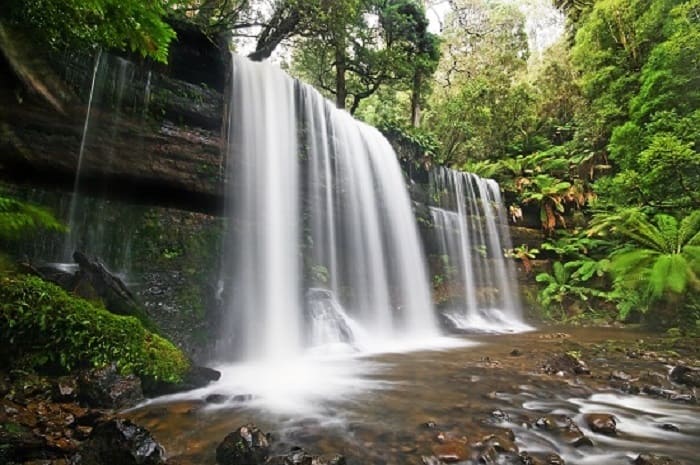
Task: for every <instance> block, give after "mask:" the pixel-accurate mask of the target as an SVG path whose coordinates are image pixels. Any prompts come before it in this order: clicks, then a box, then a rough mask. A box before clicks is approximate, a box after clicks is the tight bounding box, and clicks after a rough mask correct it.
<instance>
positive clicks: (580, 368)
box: [541, 352, 591, 375]
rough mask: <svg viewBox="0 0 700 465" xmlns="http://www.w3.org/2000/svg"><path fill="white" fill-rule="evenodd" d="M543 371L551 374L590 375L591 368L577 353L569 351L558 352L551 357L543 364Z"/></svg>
mask: <svg viewBox="0 0 700 465" xmlns="http://www.w3.org/2000/svg"><path fill="white" fill-rule="evenodd" d="M541 368H542V371H544V372H545V373H547V374H550V375H554V374H556V375H564V374H574V375H590V374H591V370H590V369H589V368H588V366H587V365H586V363H585V362H584V361H583V360H581V359H580V358H579V357H578V356H577V355H575V354H573V353H571V352H567V353H564V354H556V355H554V356H552V357H551V358H549V359H548V360H547V361H546V362H545V363H544V364H543V365H542V367H541Z"/></svg>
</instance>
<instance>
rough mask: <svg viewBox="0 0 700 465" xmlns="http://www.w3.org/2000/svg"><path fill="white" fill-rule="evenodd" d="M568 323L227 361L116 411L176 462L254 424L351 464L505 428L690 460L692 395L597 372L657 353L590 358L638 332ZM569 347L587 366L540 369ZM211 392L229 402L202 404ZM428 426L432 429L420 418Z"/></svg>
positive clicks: (277, 446) (698, 434) (562, 452)
mask: <svg viewBox="0 0 700 465" xmlns="http://www.w3.org/2000/svg"><path fill="white" fill-rule="evenodd" d="M566 331H567V333H566V334H564V333H561V332H557V331H556V330H555V331H544V332H543V331H533V332H529V333H521V334H513V335H492V334H491V335H487V334H482V335H473V336H470V337H469V339H468V340H463V341H464V344H463V345H462V346H461V347H452V348H446V347H444V346H443V347H442V349H441V350H415V351H411V352H395V353H383V354H365V355H363V356H348V355H347V354H345V355H341V354H330V353H328V354H322V355H319V354H315V355H313V356H311V355H309V357H308V359H302V360H300V361H299V362H298V363H295V364H291V363H288V364H281V365H278V366H277V367H275V366H273V365H268V366H264V365H258V366H256V365H254V364H242V365H232V366H230V368H228V369H225V371H224V376H223V377H222V380H221V381H219V382H218V383H215V384H212V385H211V386H209V387H207V388H206V389H203V390H198V391H193V392H190V393H184V394H180V395H175V396H169V397H166V398H160V399H155V400H153V401H151V402H149V403H148V404H146V405H143V406H141V407H139V408H136V409H132V410H130V411H128V412H125V413H124V415H126V416H127V417H129V418H132V419H133V420H135V421H137V422H138V423H140V424H143V425H144V426H146V427H147V428H149V429H150V430H151V431H152V432H153V433H154V435H155V437H156V439H157V440H158V441H160V442H161V443H162V444H163V445H164V446H165V448H166V451H167V452H168V455H169V456H176V457H178V463H182V464H212V465H213V464H214V463H215V457H214V456H215V449H216V446H217V445H218V444H219V442H221V440H222V439H223V438H224V436H226V435H227V434H228V433H229V432H231V431H233V430H234V429H236V428H237V427H239V426H241V425H243V424H246V423H251V422H252V423H255V424H257V425H258V426H259V427H260V428H261V429H262V430H263V431H267V432H270V433H271V434H272V437H273V447H274V452H275V453H285V452H287V451H288V450H289V448H290V447H291V446H301V447H304V448H305V449H307V450H309V451H312V452H313V453H341V454H343V455H345V456H346V457H347V460H348V463H349V464H358V465H359V464H416V465H419V464H422V463H423V461H422V460H423V457H424V456H426V457H427V456H431V455H435V454H436V453H439V452H440V451H441V450H443V449H444V448H445V447H450V446H453V445H454V444H461V443H460V441H462V440H465V441H466V442H468V443H471V442H473V441H478V440H479V439H480V438H482V437H488V436H489V435H491V434H494V432H496V433H498V431H505V430H510V431H512V432H513V433H514V435H515V441H514V444H515V445H516V446H517V447H518V449H519V450H520V451H521V452H522V451H527V452H528V453H529V454H531V455H538V454H539V455H540V456H546V455H548V454H551V453H555V454H558V455H559V456H560V457H562V458H563V459H564V460H565V463H566V464H568V465H571V464H573V465H585V464H592V463H594V464H605V465H623V464H624V465H628V464H629V463H631V461H632V460H633V459H634V458H635V457H636V456H637V454H639V453H643V452H653V453H657V454H663V455H669V456H672V457H674V458H676V459H679V460H682V461H684V462H682V463H686V464H688V465H690V464H694V463H697V462H695V461H694V460H695V458H696V457H697V456H698V454H700V440H699V439H700V408H698V406H697V405H696V404H684V403H678V402H671V401H669V400H663V399H655V398H652V397H649V396H644V395H629V394H623V393H622V392H620V391H619V390H615V389H613V388H612V387H611V386H610V384H609V382H608V375H609V374H610V373H611V372H613V371H616V370H624V371H626V372H628V373H630V374H631V375H634V376H636V375H637V374H641V373H649V372H658V373H663V374H664V375H665V373H667V367H666V365H665V364H664V363H663V361H659V360H643V359H640V358H629V357H627V356H625V355H624V353H623V352H621V351H620V352H613V351H611V352H610V353H608V354H604V355H597V356H595V357H594V356H593V355H591V353H590V352H588V349H590V348H591V347H596V346H597V345H599V344H603V343H605V342H606V341H608V340H620V341H623V342H626V343H632V342H634V341H636V340H637V339H638V338H646V337H647V336H648V335H642V334H639V333H634V332H631V331H624V330H619V329H601V328H595V329H581V328H579V329H570V328H569V329H566ZM450 342H454V340H452V341H450ZM571 344H580V347H582V349H581V350H582V351H583V353H584V357H585V356H588V357H590V358H588V359H587V361H588V362H589V366H590V368H591V371H592V375H591V376H580V377H576V376H573V375H567V376H558V375H556V374H555V375H547V374H544V373H542V372H541V370H540V367H541V365H542V361H543V360H544V359H546V358H547V357H549V356H551V355H552V354H553V353H558V352H561V351H565V350H567V349H568V348H569V347H571ZM516 348H517V349H518V352H517V355H513V354H514V353H515V352H514V349H516ZM256 389H257V391H255V390H256ZM212 394H222V395H223V396H224V397H226V401H225V402H224V403H221V404H217V403H213V402H212V399H214V400H216V401H220V400H217V399H215V398H210V402H207V401H206V399H207V397H208V396H211V395H212ZM235 395H237V396H239V397H236V398H235V399H233V398H231V396H235ZM499 412H500V413H499ZM596 412H603V413H609V414H612V415H614V416H615V417H616V418H617V434H616V435H614V436H606V435H603V434H599V433H595V432H593V431H591V430H590V428H589V427H588V426H587V425H586V422H585V420H584V415H585V414H588V413H596ZM502 414H504V415H505V416H504V415H502ZM541 418H551V419H552V421H555V422H556V421H562V420H561V419H562V418H570V419H571V420H572V422H574V423H575V424H576V425H578V428H579V429H580V430H581V432H582V433H583V434H585V435H586V437H588V438H589V439H590V440H591V441H592V444H593V445H592V446H591V445H583V446H579V447H575V446H573V445H572V444H571V443H570V442H569V441H568V440H567V437H566V435H559V434H555V433H554V432H553V431H551V430H548V429H546V428H541V427H538V426H536V423H537V422H538V420H539V419H541ZM429 422H434V425H432V424H431V426H432V427H428V426H426V424H428V423H429ZM668 425H673V426H674V428H671V427H669V426H668ZM441 437H442V438H443V439H442V440H440V439H439V438H441ZM445 438H446V439H445ZM460 447H462V446H460ZM441 448H442V449H441ZM467 452H468V451H467ZM477 460H478V459H465V460H463V461H462V462H460V463H464V464H475V463H479V462H478V461H477ZM515 460H517V458H516V459H515ZM494 463H496V462H494ZM498 463H501V462H498ZM503 463H520V462H518V461H514V462H508V461H506V462H503ZM543 463H546V462H543Z"/></svg>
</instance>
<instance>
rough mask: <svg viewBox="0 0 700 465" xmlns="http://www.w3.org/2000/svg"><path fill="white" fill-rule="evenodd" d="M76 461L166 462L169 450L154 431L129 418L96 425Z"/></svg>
mask: <svg viewBox="0 0 700 465" xmlns="http://www.w3.org/2000/svg"><path fill="white" fill-rule="evenodd" d="M71 463H72V465H162V464H165V450H164V449H163V447H162V446H161V445H160V444H158V442H156V440H155V439H153V436H152V435H151V433H150V432H149V431H148V430H146V429H145V428H142V427H141V426H138V425H136V424H134V423H132V422H131V421H129V420H123V419H116V420H110V421H108V422H106V423H103V424H101V425H99V426H98V427H96V428H95V429H94V430H93V431H92V434H91V435H90V438H89V439H88V440H87V441H85V442H84V443H83V444H82V446H81V447H80V450H79V451H78V453H77V454H76V455H75V456H74V457H73V459H72V462H71Z"/></svg>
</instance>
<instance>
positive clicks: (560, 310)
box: [535, 261, 605, 319]
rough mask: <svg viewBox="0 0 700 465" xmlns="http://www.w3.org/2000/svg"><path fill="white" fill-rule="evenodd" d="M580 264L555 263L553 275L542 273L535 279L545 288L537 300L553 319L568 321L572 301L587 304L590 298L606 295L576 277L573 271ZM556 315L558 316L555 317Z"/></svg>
mask: <svg viewBox="0 0 700 465" xmlns="http://www.w3.org/2000/svg"><path fill="white" fill-rule="evenodd" d="M578 266H579V264H578V263H573V262H572V263H566V264H562V262H560V261H555V262H554V263H553V265H552V273H540V274H538V275H537V276H536V277H535V280H536V281H537V282H538V283H542V284H543V285H544V287H543V288H542V289H541V290H540V291H539V293H538V294H537V300H538V301H539V302H540V304H542V306H543V307H544V309H545V312H546V314H547V315H548V316H549V317H550V318H552V317H555V316H557V317H558V318H560V319H566V318H567V317H568V316H569V315H568V313H567V303H570V301H571V300H572V299H574V300H578V301H580V302H587V301H588V300H589V298H590V297H605V293H604V292H602V291H600V290H597V289H594V288H591V287H589V286H586V285H585V284H583V283H584V281H585V280H584V279H582V275H581V274H578V275H575V273H574V272H572V271H571V270H572V269H576V268H577V267H578ZM555 313H556V315H555Z"/></svg>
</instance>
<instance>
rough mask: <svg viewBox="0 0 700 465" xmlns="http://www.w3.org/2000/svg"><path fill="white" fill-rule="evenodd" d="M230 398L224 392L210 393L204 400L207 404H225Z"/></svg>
mask: <svg viewBox="0 0 700 465" xmlns="http://www.w3.org/2000/svg"><path fill="white" fill-rule="evenodd" d="M227 400H228V396H226V395H224V394H209V395H208V396H207V397H206V398H205V399H204V402H206V403H207V404H223V403H225V402H226V401H227Z"/></svg>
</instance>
